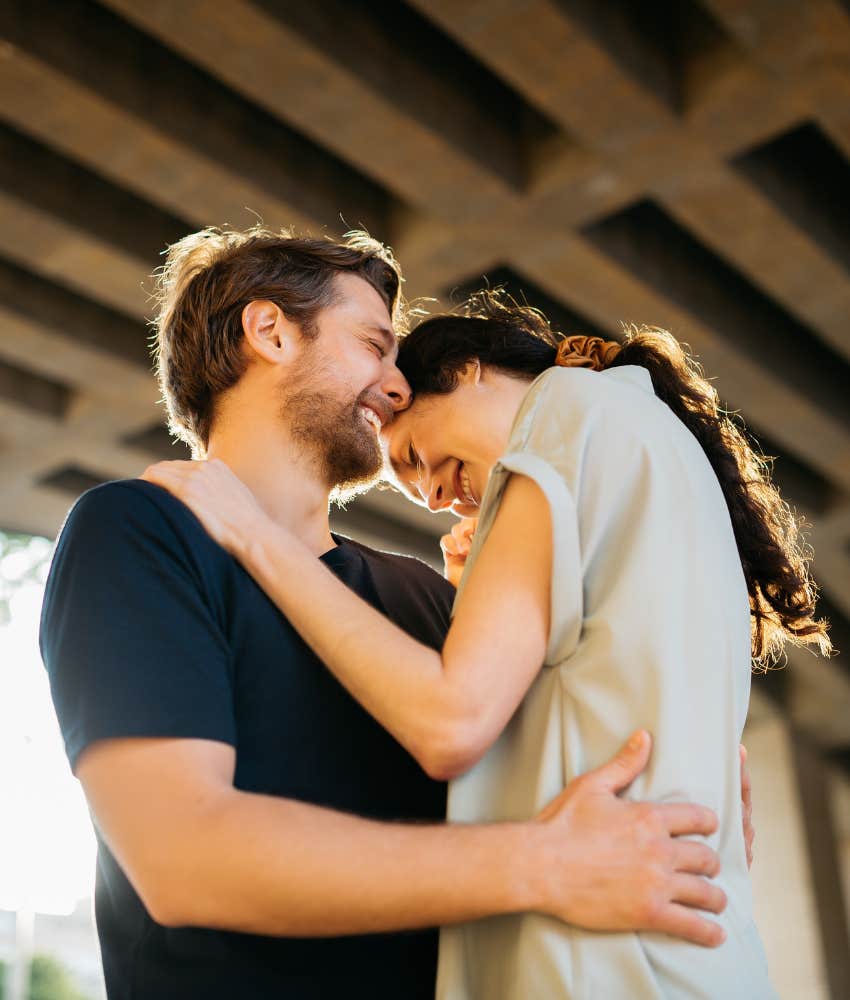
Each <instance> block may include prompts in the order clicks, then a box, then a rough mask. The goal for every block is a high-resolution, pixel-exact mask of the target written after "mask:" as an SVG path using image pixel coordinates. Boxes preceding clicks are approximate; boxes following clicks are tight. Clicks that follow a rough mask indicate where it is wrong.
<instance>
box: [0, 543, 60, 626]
mask: <svg viewBox="0 0 850 1000" xmlns="http://www.w3.org/2000/svg"><path fill="white" fill-rule="evenodd" d="M52 554H53V544H52V543H51V542H49V541H48V540H47V539H46V538H38V537H36V536H33V535H23V534H19V533H16V532H7V531H0V626H3V625H6V624H8V622H9V618H10V610H9V603H10V601H11V599H12V595H13V594H14V593H15V591H16V590H17V589H18V588H19V587H22V586H25V585H26V584H28V583H42V582H43V581H44V578H45V576H46V574H47V569H48V567H49V565H50V557H51V555H52Z"/></svg>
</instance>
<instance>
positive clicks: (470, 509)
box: [449, 500, 481, 517]
mask: <svg viewBox="0 0 850 1000" xmlns="http://www.w3.org/2000/svg"><path fill="white" fill-rule="evenodd" d="M449 510H451V512H452V514H454V515H455V516H457V517H478V515H479V514H480V513H481V508H480V507H479V506H478V504H477V503H475V504H472V503H461V502H460V501H459V500H455V502H454V503H453V504H452V505H451V507H450V508H449Z"/></svg>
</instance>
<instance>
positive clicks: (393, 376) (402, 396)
mask: <svg viewBox="0 0 850 1000" xmlns="http://www.w3.org/2000/svg"><path fill="white" fill-rule="evenodd" d="M381 389H382V390H383V392H384V395H385V396H387V397H388V398H389V400H390V402H391V404H392V408H393V410H394V411H395V412H396V413H398V411H399V410H406V409H407V408H408V406H410V401H411V400H412V399H413V393H412V392H411V390H410V386H409V385H408V383H407V379H406V378H405V377H404V375H402V374H401V372H400V371H399V369H398V368H397V367H396V366H395V365H392V367H391V368H390V370H389V371H388V373H387V375H386V377H385V378H384V381H383V384H382V385H381Z"/></svg>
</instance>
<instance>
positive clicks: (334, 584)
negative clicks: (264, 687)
mask: <svg viewBox="0 0 850 1000" xmlns="http://www.w3.org/2000/svg"><path fill="white" fill-rule="evenodd" d="M237 554H238V556H239V559H240V561H241V562H242V563H243V565H244V566H245V568H246V569H247V570H248V572H249V573H251V575H252V576H253V577H254V579H255V580H256V581H257V582H258V583H259V584H260V586H261V587H262V588H263V589H264V590H265V591H266V593H267V594H268V595H269V597H270V598H271V599H272V600H273V601H274V602H275V604H276V605H277V606H278V608H279V609H280V610H281V611H282V612H283V614H284V615H286V617H287V618H289V619H290V621H291V622H292V624H293V625H294V627H295V628H296V629H297V630H298V632H299V633H300V634H301V636H302V638H303V639H304V640H305V641H306V642H307V644H308V645H309V646H310V647H311V648H312V649H313V651H314V652H315V653H316V655H317V656H318V657H319V659H320V660H322V661H323V662H324V663H325V664H326V665H327V667H328V668H329V669H330V671H331V672H332V673H333V674H334V675H335V676H336V678H337V679H338V680H339V681H340V683H341V684H342V685H343V686H344V687H345V688H347V690H348V691H349V692H350V693H351V694H352V696H353V697H354V698H356V699H357V701H359V702H360V704H361V705H363V707H364V708H365V709H366V711H368V712H369V714H370V715H372V716H374V717H375V718H376V719H377V720H378V721H379V722H380V723H381V724H382V725H383V726H384V727H385V728H386V729H387V730H389V732H390V733H392V735H393V736H394V737H395V738H396V739H397V740H398V741H399V743H401V744H402V746H404V747H405V748H406V749H407V750H408V751H409V752H410V753H411V754H412V755H413V756H414V757H415V758H416V759H417V760H418V761H419V763H420V764H421V765H422V767H423V768H424V769H425V770H426V771H427V772H428V773H429V774H431V775H432V777H435V778H438V779H445V778H447V777H450V776H454V774H456V773H459V772H462V771H463V770H466V769H467V768H468V767H469V766H471V764H472V763H473V762H474V761H473V760H472V759H470V753H472V754H473V757H474V756H477V753H475V750H476V747H475V746H474V744H477V740H476V739H475V732H474V728H475V709H476V702H477V698H476V696H475V691H474V689H472V688H470V687H469V686H468V685H466V684H465V683H464V680H463V678H462V677H458V676H457V672H455V675H452V674H451V673H450V672H449V671H447V670H446V669H444V663H443V660H442V658H441V654H440V653H438V652H436V651H435V650H433V649H429V648H428V647H427V646H425V645H423V644H422V643H420V642H417V641H416V640H415V639H412V638H411V637H410V636H409V635H408V634H407V633H406V632H404V631H403V630H402V629H400V628H399V627H398V626H396V625H395V624H393V623H392V622H390V621H389V620H388V619H387V618H385V617H384V615H382V614H381V613H380V612H378V611H376V610H375V609H374V608H372V607H371V606H370V605H369V604H367V603H366V602H365V601H364V600H362V598H360V597H359V596H357V595H356V594H355V593H353V592H352V591H351V590H350V589H349V588H348V587H346V586H345V584H343V583H342V582H341V581H340V580H339V579H337V577H335V576H334V574H333V573H332V572H330V570H328V569H327V567H326V566H324V565H322V563H321V562H319V561H318V560H317V559H316V558H315V556H314V555H313V554H312V553H311V552H310V550H309V549H308V548H307V547H306V546H305V545H304V544H303V543H302V542H300V541H299V540H298V539H297V538H295V537H294V536H292V535H289V534H288V533H284V532H282V531H280V530H279V529H278V528H277V527H276V526H275V525H274V524H272V523H271V522H269V523H268V524H266V525H264V526H262V527H261V528H260V529H259V530H254V531H252V532H251V535H250V537H248V538H246V539H244V540H243V543H242V544H241V545H240V547H239V549H238V552H237Z"/></svg>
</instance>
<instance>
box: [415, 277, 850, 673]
mask: <svg viewBox="0 0 850 1000" xmlns="http://www.w3.org/2000/svg"><path fill="white" fill-rule="evenodd" d="M573 332H575V331H573ZM564 336H565V334H563V333H560V332H557V331H555V330H553V329H552V327H551V326H550V324H549V322H548V321H547V319H546V317H545V316H544V315H543V314H542V313H541V312H540V311H539V310H536V309H532V308H531V307H529V306H527V305H521V304H519V303H517V302H516V301H514V300H513V299H512V298H511V297H510V296H508V295H507V294H506V293H505V292H504V290H503V289H499V288H496V289H493V290H485V291H481V292H477V293H476V294H475V295H473V296H472V297H471V298H470V299H469V300H468V301H467V302H466V303H465V304H464V305H463V306H461V307H459V308H458V310H456V312H455V313H453V314H450V315H444V316H434V317H432V318H430V319H427V320H425V321H424V322H422V323H420V324H419V326H417V327H416V328H415V329H414V330H413V332H412V333H410V334H408V335H407V336H406V337H404V339H403V340H402V342H401V347H400V350H399V356H398V366H399V368H400V369H401V371H402V372H403V374H404V375H405V377H406V378H407V381H408V382H409V383H410V387H411V389H412V390H413V393H414V396H428V395H443V394H445V393H450V392H452V391H453V390H454V389H455V388H456V387H457V384H458V378H459V376H460V373H461V372H462V371H463V369H464V367H465V365H466V364H467V363H468V362H470V361H472V360H474V359H477V360H478V361H479V362H480V363H481V364H482V365H483V366H488V367H490V368H494V369H497V370H499V371H501V372H503V373H505V374H508V375H513V376H515V377H518V378H523V379H527V380H528V381H529V382H531V381H532V380H533V379H534V378H536V377H537V376H538V375H540V374H541V373H542V372H543V371H545V370H546V369H547V368H551V367H552V366H553V365H554V364H555V354H556V351H557V347H558V344H559V343H560V341H561V340H562V339H563V338H564ZM621 343H622V349H621V350H620V352H619V354H618V355H617V357H616V358H615V359H614V360H613V361H612V362H611V364H610V366H609V367H612V368H614V367H618V366H620V365H640V366H641V367H643V368H646V369H647V371H648V372H649V375H650V377H651V379H652V384H653V387H654V389H655V393H656V395H657V396H658V398H659V399H661V400H662V401H663V402H665V403H666V404H667V405H668V406H669V407H670V409H671V410H672V411H673V413H675V414H676V416H677V417H678V418H679V419H680V420H681V421H682V423H683V424H685V426H686V427H687V428H688V429H689V430H690V431H691V433H692V434H693V435H694V437H695V438H696V439H697V441H699V443H700V445H701V446H702V449H703V451H704V452H705V454H706V456H707V458H708V460H709V462H710V463H711V467H712V468H713V470H714V473H715V475H716V476H717V479H718V480H719V482H720V486H721V488H722V490H723V495H724V497H725V498H726V504H727V506H728V508H729V513H730V515H731V519H732V527H733V529H734V532H735V541H736V543H737V546H738V553H739V555H740V558H741V565H742V567H743V570H744V576H745V578H746V581H747V589H748V591H749V596H750V614H751V620H752V655H753V660H754V663H755V664H756V665H757V666H758V667H761V668H766V667H768V666H769V665H770V664H772V663H774V662H775V661H776V660H777V659H778V658H779V656H780V654H781V652H782V649H783V647H784V645H785V643H786V642H791V643H794V644H797V645H802V644H813V645H815V646H817V647H818V648H819V650H820V652H821V653H823V654H824V655H828V654H829V653H830V652H831V648H832V647H831V643H830V640H829V636H828V632H827V629H828V625H827V623H826V622H825V621H823V620H816V619H815V618H814V613H815V601H816V597H817V588H816V586H815V584H814V581H813V580H812V578H811V576H810V575H809V554H808V552H807V550H806V549H805V547H804V546H803V544H802V541H801V538H800V527H801V523H802V522H801V521H800V520H799V519H798V518H797V517H796V516H795V514H794V513H793V511H792V510H791V509H790V508H789V506H788V504H787V503H786V502H785V501H784V500H783V498H782V497H781V495H780V493H779V491H778V490H777V488H776V487H775V486H774V485H773V483H772V482H771V478H770V466H769V462H768V460H767V459H766V458H765V457H764V456H763V455H761V454H760V453H759V451H758V449H757V447H756V446H755V443H754V442H753V441H752V440H751V439H750V438H749V437H748V435H747V433H746V430H745V428H744V425H743V422H742V421H741V420H740V418H739V417H737V416H736V415H734V414H731V413H728V412H727V411H725V410H724V409H723V408H722V407H721V405H720V402H719V399H718V395H717V391H716V390H715V388H714V386H713V385H712V384H711V383H710V382H709V381H708V380H707V379H706V378H705V376H704V375H703V372H702V369H701V368H700V366H699V365H698V364H697V362H696V361H695V360H694V358H693V357H692V356H691V355H690V354H689V353H688V352H687V351H686V350H685V348H684V347H683V346H682V345H681V344H680V343H679V342H678V341H677V340H676V338H675V337H673V336H672V334H670V333H668V332H667V331H666V330H662V329H659V328H657V327H649V326H629V327H627V328H626V329H625V330H624V332H623V336H622V338H621Z"/></svg>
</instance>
